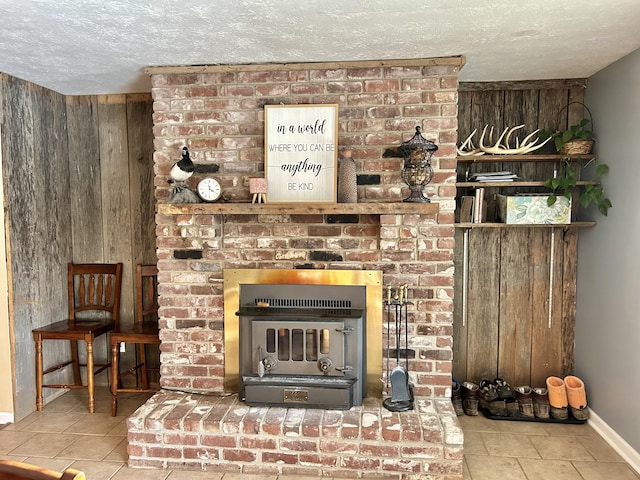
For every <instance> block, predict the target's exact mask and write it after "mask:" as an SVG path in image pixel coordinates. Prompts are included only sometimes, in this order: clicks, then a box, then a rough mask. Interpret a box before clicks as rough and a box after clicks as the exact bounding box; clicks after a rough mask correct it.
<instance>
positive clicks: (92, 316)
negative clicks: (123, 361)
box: [32, 263, 122, 413]
mask: <svg viewBox="0 0 640 480" xmlns="http://www.w3.org/2000/svg"><path fill="white" fill-rule="evenodd" d="M121 287H122V263H114V264H106V263H82V264H74V263H69V265H68V274H67V288H68V301H69V318H67V319H65V320H61V321H57V322H55V323H52V324H50V325H47V326H44V327H41V328H36V329H34V330H32V332H33V339H34V340H35V342H36V408H37V409H38V411H41V410H42V407H43V405H44V402H43V395H42V390H43V388H67V389H68V388H86V389H87V392H88V396H89V413H93V412H94V410H95V397H94V376H95V375H96V374H97V373H100V372H101V371H103V370H105V369H106V368H108V367H109V366H110V364H109V363H108V361H107V363H105V364H95V362H94V358H93V342H94V340H95V338H96V337H99V336H100V335H103V334H105V333H107V332H109V331H110V330H113V329H114V328H116V327H117V326H118V324H119V321H120V294H121V290H122V288H121ZM44 340H69V341H70V343H71V360H69V361H66V362H64V363H61V364H59V365H56V366H53V367H51V368H48V369H47V370H43V360H42V357H43V355H42V346H43V341H44ZM78 341H84V342H85V343H86V346H87V361H86V364H81V363H80V361H79V357H78ZM107 360H108V359H107ZM67 365H72V366H73V378H74V382H75V383H74V385H64V384H45V383H44V377H45V375H47V374H49V373H53V372H55V371H58V370H60V369H62V368H64V367H66V366H67ZM83 366H84V367H86V368H87V384H86V385H83V384H82V378H81V376H80V367H83Z"/></svg>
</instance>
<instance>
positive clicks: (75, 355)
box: [69, 340, 88, 385]
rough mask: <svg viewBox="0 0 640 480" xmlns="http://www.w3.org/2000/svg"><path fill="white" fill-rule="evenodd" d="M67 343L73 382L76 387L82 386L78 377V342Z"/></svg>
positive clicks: (80, 378) (70, 341)
mask: <svg viewBox="0 0 640 480" xmlns="http://www.w3.org/2000/svg"><path fill="white" fill-rule="evenodd" d="M69 343H70V344H71V360H72V361H73V381H74V382H75V384H76V385H82V377H81V376H80V358H79V355H78V341H77V340H69ZM87 356H88V353H87Z"/></svg>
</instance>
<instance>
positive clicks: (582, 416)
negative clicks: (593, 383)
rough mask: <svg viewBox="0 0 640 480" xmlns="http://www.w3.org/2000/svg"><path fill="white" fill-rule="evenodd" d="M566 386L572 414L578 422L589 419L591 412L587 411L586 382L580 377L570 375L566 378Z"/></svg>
mask: <svg viewBox="0 0 640 480" xmlns="http://www.w3.org/2000/svg"><path fill="white" fill-rule="evenodd" d="M564 384H565V387H566V390H567V401H568V403H569V410H570V411H571V414H572V415H573V416H574V418H575V419H576V420H587V419H588V418H589V410H588V409H587V393H586V391H585V388H584V382H583V381H582V380H580V379H579V378H578V377H574V376H573V375H568V376H566V377H564Z"/></svg>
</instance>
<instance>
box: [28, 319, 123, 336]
mask: <svg viewBox="0 0 640 480" xmlns="http://www.w3.org/2000/svg"><path fill="white" fill-rule="evenodd" d="M115 327H116V323H115V322H114V321H113V320H111V319H104V320H103V319H91V320H89V319H87V320H76V321H75V322H72V321H71V320H61V321H59V322H54V323H51V324H49V325H45V326H44V327H40V328H34V329H33V335H34V337H35V336H38V337H40V338H43V339H46V338H56V339H62V340H68V339H69V340H76V339H77V340H81V339H83V338H84V337H85V336H86V335H93V336H96V337H97V336H99V335H102V334H103V333H106V332H109V331H110V330H113V329H114V328H115Z"/></svg>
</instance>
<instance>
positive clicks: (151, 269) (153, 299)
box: [136, 264, 158, 323]
mask: <svg viewBox="0 0 640 480" xmlns="http://www.w3.org/2000/svg"><path fill="white" fill-rule="evenodd" d="M136 310H137V311H136V322H137V323H143V322H157V321H158V267H157V266H156V265H140V264H138V265H136Z"/></svg>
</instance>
